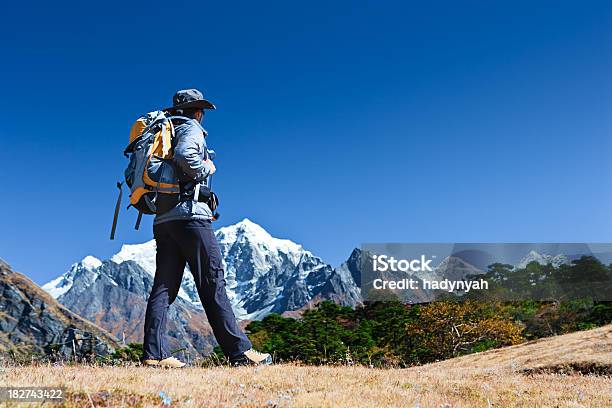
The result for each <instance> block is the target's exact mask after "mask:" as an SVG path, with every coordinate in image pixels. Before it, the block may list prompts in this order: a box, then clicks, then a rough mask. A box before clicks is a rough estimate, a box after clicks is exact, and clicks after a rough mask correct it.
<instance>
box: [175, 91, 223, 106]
mask: <svg viewBox="0 0 612 408" xmlns="http://www.w3.org/2000/svg"><path fill="white" fill-rule="evenodd" d="M188 108H196V109H217V108H216V107H215V105H213V104H212V103H211V102H210V101H207V100H206V99H204V94H203V93H202V92H200V91H198V90H197V89H182V90H180V91H177V92H176V93H175V94H174V96H173V97H172V106H171V107H169V108H165V109H164V110H165V111H173V110H177V109H188Z"/></svg>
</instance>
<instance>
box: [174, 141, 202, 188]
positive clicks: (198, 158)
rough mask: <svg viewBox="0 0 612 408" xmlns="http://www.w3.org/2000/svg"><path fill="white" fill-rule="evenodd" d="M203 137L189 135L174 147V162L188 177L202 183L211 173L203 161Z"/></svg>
mask: <svg viewBox="0 0 612 408" xmlns="http://www.w3.org/2000/svg"><path fill="white" fill-rule="evenodd" d="M201 138H202V136H201V135H198V134H197V133H195V132H193V133H187V134H185V135H183V136H182V137H180V138H179V139H178V141H177V143H176V146H175V147H174V161H175V162H176V164H177V165H178V167H179V168H180V169H181V170H182V171H183V173H185V174H186V175H187V177H189V178H191V179H193V180H195V181H202V180H204V179H205V178H206V176H208V175H209V174H210V173H211V168H210V165H209V164H208V163H206V162H205V161H203V160H202V153H201V152H202V150H203V149H205V148H206V147H205V146H204V144H203V142H202V140H201Z"/></svg>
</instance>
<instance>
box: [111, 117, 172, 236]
mask: <svg viewBox="0 0 612 408" xmlns="http://www.w3.org/2000/svg"><path fill="white" fill-rule="evenodd" d="M171 118H172V117H171V116H167V115H166V113H165V112H162V111H154V112H149V113H147V114H146V115H143V116H141V117H140V118H138V119H137V120H136V122H135V123H134V124H133V125H132V128H131V130H130V143H129V145H128V146H127V147H126V148H125V150H124V152H123V154H124V155H125V156H126V157H127V158H129V163H128V166H127V168H126V169H125V172H124V176H125V180H124V182H125V184H126V185H127V186H128V188H129V189H130V191H131V194H130V204H129V205H128V208H129V207H134V208H136V209H137V210H138V219H137V221H136V226H135V228H136V229H138V228H139V227H140V221H141V219H142V214H157V213H158V207H157V205H156V201H157V196H158V194H176V195H178V194H180V187H179V181H178V177H177V175H176V172H175V169H174V165H173V164H172V159H173V156H174V149H173V142H174V136H175V134H174V125H173V124H172V121H171ZM124 182H117V188H118V189H119V197H118V198H117V203H116V205H115V215H114V218H113V226H112V229H111V237H110V239H114V237H115V230H116V227H117V218H118V216H119V208H120V206H121V199H122V196H123V189H122V186H123V183H124Z"/></svg>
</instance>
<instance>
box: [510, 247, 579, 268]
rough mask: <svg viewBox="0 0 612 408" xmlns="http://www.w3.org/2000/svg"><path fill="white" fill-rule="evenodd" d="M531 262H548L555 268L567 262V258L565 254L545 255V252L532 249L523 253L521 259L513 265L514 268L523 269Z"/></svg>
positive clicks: (545, 263) (546, 263) (541, 263)
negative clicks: (523, 255) (525, 253)
mask: <svg viewBox="0 0 612 408" xmlns="http://www.w3.org/2000/svg"><path fill="white" fill-rule="evenodd" d="M531 262H537V263H539V264H540V265H548V264H549V263H550V264H552V265H553V266H554V267H555V268H558V267H559V266H561V265H563V264H568V263H569V259H568V257H567V256H565V255H562V254H558V255H554V256H553V255H547V254H540V253H539V252H537V251H533V250H532V251H529V253H528V254H527V255H525V257H524V258H523V259H521V261H520V262H519V263H518V264H517V265H516V266H515V268H516V269H523V268H525V267H527V265H529V264H530V263H531Z"/></svg>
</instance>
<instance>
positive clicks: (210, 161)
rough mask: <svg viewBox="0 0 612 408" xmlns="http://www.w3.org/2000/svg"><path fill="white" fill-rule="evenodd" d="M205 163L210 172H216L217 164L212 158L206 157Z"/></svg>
mask: <svg viewBox="0 0 612 408" xmlns="http://www.w3.org/2000/svg"><path fill="white" fill-rule="evenodd" d="M204 165H205V166H206V167H208V168H209V169H210V173H208V174H215V171H217V168H216V167H215V164H214V163H213V162H212V160H210V159H206V160H205V161H204Z"/></svg>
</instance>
